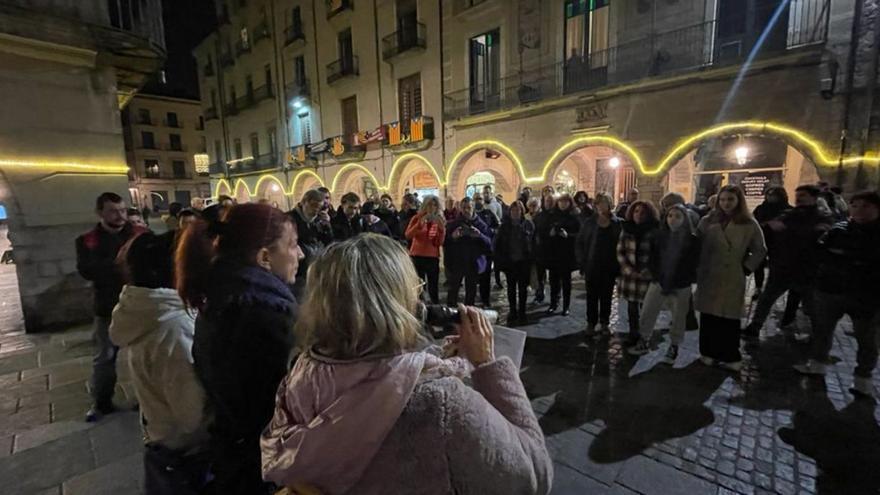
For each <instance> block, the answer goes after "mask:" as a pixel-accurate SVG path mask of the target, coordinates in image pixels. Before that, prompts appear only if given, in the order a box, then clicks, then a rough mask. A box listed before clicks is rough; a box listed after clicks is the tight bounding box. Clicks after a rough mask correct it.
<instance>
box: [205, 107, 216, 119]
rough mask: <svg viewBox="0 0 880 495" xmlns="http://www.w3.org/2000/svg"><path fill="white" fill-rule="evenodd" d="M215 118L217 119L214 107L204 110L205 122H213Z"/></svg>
mask: <svg viewBox="0 0 880 495" xmlns="http://www.w3.org/2000/svg"><path fill="white" fill-rule="evenodd" d="M216 118H218V115H217V108H216V107H211V108H206V109H205V120H214V119H216Z"/></svg>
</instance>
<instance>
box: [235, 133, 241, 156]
mask: <svg viewBox="0 0 880 495" xmlns="http://www.w3.org/2000/svg"><path fill="white" fill-rule="evenodd" d="M234 147H235V159H236V160H241V139H238V138H235V144H234Z"/></svg>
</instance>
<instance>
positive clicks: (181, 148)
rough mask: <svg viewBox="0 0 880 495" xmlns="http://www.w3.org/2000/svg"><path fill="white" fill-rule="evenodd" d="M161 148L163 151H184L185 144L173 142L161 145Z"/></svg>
mask: <svg viewBox="0 0 880 495" xmlns="http://www.w3.org/2000/svg"><path fill="white" fill-rule="evenodd" d="M162 149H163V150H165V151H186V146H184V145H182V144H181V145H173V144H164V145H162Z"/></svg>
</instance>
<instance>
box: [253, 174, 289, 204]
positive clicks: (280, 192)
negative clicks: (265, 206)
mask: <svg viewBox="0 0 880 495" xmlns="http://www.w3.org/2000/svg"><path fill="white" fill-rule="evenodd" d="M256 193H257V194H256V197H257V200H258V201H263V202H267V203H269V204H270V205H272V206H275V207H276V208H280V209H282V210H285V211H287V210H288V209H290V205H289V204H288V200H287V198H288V196H287V195H286V194H285V191H284V185H283V184H282V183H281V180H279V179H278V178H277V177H275V176H274V175H266V176H263V177H261V178H260V180H259V181H258V182H257V187H256Z"/></svg>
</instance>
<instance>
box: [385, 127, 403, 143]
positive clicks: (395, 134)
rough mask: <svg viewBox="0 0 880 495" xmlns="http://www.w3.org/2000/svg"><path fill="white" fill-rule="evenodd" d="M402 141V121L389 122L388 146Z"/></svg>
mask: <svg viewBox="0 0 880 495" xmlns="http://www.w3.org/2000/svg"><path fill="white" fill-rule="evenodd" d="M401 142H402V139H401V136H400V122H395V123H393V124H388V146H396V145H398V144H400V143H401Z"/></svg>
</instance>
